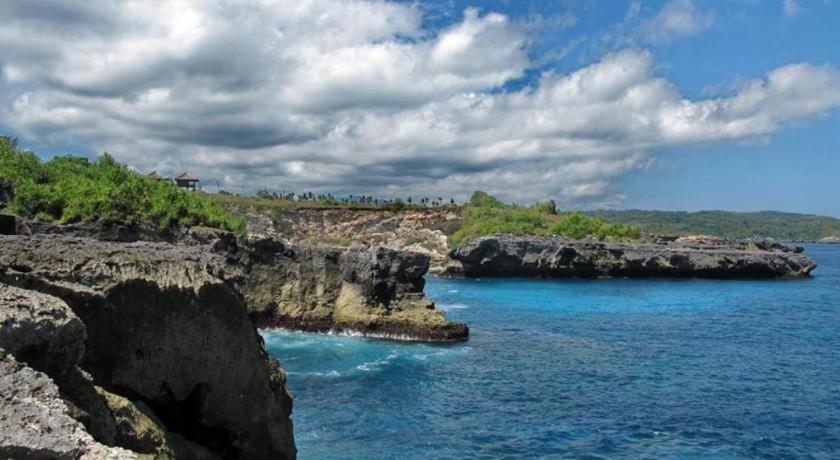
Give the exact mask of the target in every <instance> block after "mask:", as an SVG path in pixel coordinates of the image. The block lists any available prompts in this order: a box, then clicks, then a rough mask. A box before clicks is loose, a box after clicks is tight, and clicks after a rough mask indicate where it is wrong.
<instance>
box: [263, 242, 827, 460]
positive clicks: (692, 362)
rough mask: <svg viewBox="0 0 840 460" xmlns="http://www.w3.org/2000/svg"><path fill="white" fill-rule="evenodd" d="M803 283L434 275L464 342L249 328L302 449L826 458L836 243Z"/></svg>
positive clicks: (314, 452)
mask: <svg viewBox="0 0 840 460" xmlns="http://www.w3.org/2000/svg"><path fill="white" fill-rule="evenodd" d="M806 254H808V255H810V256H811V257H813V258H814V259H816V261H817V262H818V263H819V264H820V267H819V268H818V269H817V270H816V271H815V273H814V276H813V277H812V278H810V279H803V280H792V281H708V280H624V279H617V280H556V281H549V280H516V279H476V280H447V279H440V278H436V277H434V276H428V277H427V280H428V283H427V286H426V292H427V295H428V296H429V297H430V298H432V299H434V300H435V301H436V302H437V305H438V307H439V308H442V309H444V310H447V312H448V313H447V314H448V316H449V317H450V318H452V319H454V320H458V321H466V322H467V323H468V324H469V325H470V327H471V336H470V340H469V341H468V342H464V343H460V344H455V345H427V344H406V343H395V342H388V341H380V340H366V339H359V338H351V337H336V336H327V335H313V334H301V333H292V332H284V331H263V335H264V337H265V339H266V344H267V346H268V349H269V352H270V353H271V354H272V355H273V356H275V357H277V358H279V359H280V360H281V361H282V364H283V366H284V367H285V368H286V370H287V371H288V387H289V389H290V391H291V392H292V393H293V395H294V398H295V407H294V414H293V419H294V423H295V437H296V440H297V445H298V449H299V457H300V458H301V459H333V458H336V459H343V458H348V459H349V458H353V459H378V458H394V459H403V458H406V459H415V458H416V459H449V458H457V459H460V458H487V459H497V458H568V457H571V458H589V459H597V458H780V459H781V458H785V459H786V458H818V459H837V458H840V245H833V246H832V245H812V246H808V247H807V248H806Z"/></svg>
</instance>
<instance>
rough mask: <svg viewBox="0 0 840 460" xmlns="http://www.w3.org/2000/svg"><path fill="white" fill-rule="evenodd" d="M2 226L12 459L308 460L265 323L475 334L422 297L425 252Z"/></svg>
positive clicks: (404, 336)
mask: <svg viewBox="0 0 840 460" xmlns="http://www.w3.org/2000/svg"><path fill="white" fill-rule="evenodd" d="M0 217H2V219H0V233H6V235H3V234H0V248H2V251H0V322H2V328H0V398H2V400H3V401H4V403H3V407H2V409H0V432H2V434H0V457H3V458H6V457H11V458H96V459H99V458H120V459H122V458H145V457H149V456H151V457H155V458H198V459H203V458H208V459H213V458H249V459H250V458H256V459H259V458H295V456H296V449H295V444H294V436H293V431H292V421H291V418H290V414H291V410H292V400H291V396H290V395H289V394H288V392H287V391H286V387H285V373H284V371H283V369H282V368H281V367H280V365H279V363H278V362H277V361H276V360H274V359H272V358H270V357H269V356H268V355H267V353H266V352H265V349H264V346H263V344H262V339H261V337H260V336H259V334H258V333H257V331H256V328H255V326H260V327H284V328H288V329H295V330H302V331H317V332H332V333H343V334H349V335H360V336H366V337H377V338H388V339H395V340H420V341H457V340H464V339H466V337H467V336H468V332H469V329H468V328H467V327H466V325H464V324H460V323H454V322H451V321H448V320H446V318H445V317H444V314H443V312H442V311H439V310H436V309H435V308H434V303H433V302H431V301H430V300H428V299H426V298H425V297H424V295H423V287H424V283H425V281H424V278H423V277H424V275H425V274H426V272H427V270H428V268H429V258H428V256H427V255H423V254H417V253H411V252H403V251H395V250H391V249H387V248H383V247H378V246H374V245H354V246H352V247H338V246H330V245H323V244H290V243H287V242H282V241H279V240H276V239H273V238H243V237H238V236H236V235H233V234H230V233H226V232H219V231H215V230H209V229H200V228H194V229H170V230H167V231H165V232H155V231H152V230H149V229H145V230H144V229H137V228H131V227H125V226H121V225H102V224H74V225H70V226H56V225H52V224H41V223H35V222H26V221H22V220H20V219H18V218H16V217H13V216H0ZM9 233H10V234H9ZM20 233H23V234H20ZM89 236H93V237H94V238H91V237H89ZM147 239H148V240H157V241H144V240H147ZM27 430H29V431H27Z"/></svg>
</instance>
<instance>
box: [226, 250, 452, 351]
mask: <svg viewBox="0 0 840 460" xmlns="http://www.w3.org/2000/svg"><path fill="white" fill-rule="evenodd" d="M213 248H214V251H216V252H217V253H219V254H223V255H224V256H225V257H226V260H227V263H228V266H229V267H231V269H230V270H231V271H230V273H228V274H227V275H226V276H227V277H228V278H229V279H230V280H231V281H232V282H233V283H234V284H235V285H236V286H237V289H238V290H239V291H240V292H241V293H242V294H243V295H244V297H245V299H246V303H247V305H248V308H249V310H250V311H251V313H252V317H253V318H254V320H255V323H256V324H257V325H258V326H261V327H278V326H279V327H287V328H291V329H298V330H304V331H316V332H327V331H334V332H346V333H355V334H360V335H365V336H371V337H384V338H392V339H406V340H423V341H450V340H463V339H465V338H466V337H467V334H468V329H467V327H466V326H465V325H463V324H460V323H453V322H451V321H448V320H446V318H445V317H444V314H443V312H441V311H439V310H435V308H434V303H433V302H431V301H429V300H428V299H426V298H425V296H424V294H423V287H424V285H425V280H424V278H423V276H424V275H425V274H426V272H427V271H428V268H429V257H428V256H426V255H424V254H420V253H413V252H404V251H395V250H391V249H388V248H384V247H381V246H369V245H354V246H351V247H349V248H344V247H338V246H329V245H302V244H286V243H283V242H282V241H278V240H276V239H271V238H264V239H251V240H241V239H230V238H221V239H219V240H217V241H216V243H215V244H214V245H213Z"/></svg>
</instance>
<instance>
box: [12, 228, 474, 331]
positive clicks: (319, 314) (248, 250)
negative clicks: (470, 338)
mask: <svg viewBox="0 0 840 460" xmlns="http://www.w3.org/2000/svg"><path fill="white" fill-rule="evenodd" d="M3 217H4V215H2V214H0V234H3V233H12V234H14V233H24V234H31V235H45V234H54V235H73V236H80V237H91V238H94V239H97V240H104V241H112V242H114V241H116V242H134V241H138V240H156V241H166V242H170V243H174V244H177V245H179V246H181V247H183V248H192V249H184V250H192V251H199V252H204V253H212V254H214V255H215V256H216V259H214V260H215V262H214V263H215V264H217V265H218V266H219V267H224V269H223V270H222V269H220V271H222V272H223V273H224V278H225V280H227V281H229V282H230V283H231V285H232V286H234V287H235V289H236V290H237V292H239V293H241V294H242V295H243V296H244V297H245V303H246V305H247V308H248V311H249V312H250V313H251V316H252V319H253V320H254V321H255V323H256V324H257V325H258V326H260V327H286V328H290V329H297V330H304V331H312V332H339V333H348V334H358V335H364V336H370V337H381V338H391V339H401V340H421V341H452V340H463V339H465V338H466V337H467V335H468V328H467V327H466V326H465V325H464V324H460V323H453V322H451V321H447V320H446V318H445V317H444V313H443V312H442V311H439V310H436V309H435V308H434V303H433V302H431V301H430V300H428V299H426V298H425V296H424V294H423V287H424V285H425V280H424V278H423V276H424V275H425V274H426V272H427V271H428V270H429V260H430V256H429V255H428V254H426V253H423V252H415V251H407V250H395V249H391V248H389V247H386V246H382V245H380V244H376V243H366V242H354V243H352V244H350V245H349V246H342V245H336V244H331V243H325V242H321V241H315V240H313V239H305V238H304V239H300V240H297V239H288V238H286V239H281V238H280V237H279V236H278V235H276V234H275V235H273V236H261V235H259V234H254V235H252V236H250V237H248V238H243V237H238V236H236V235H233V234H231V233H228V232H222V231H217V230H212V229H202V228H192V229H178V228H172V229H164V230H162V231H161V230H158V231H151V230H150V229H144V228H138V227H136V226H125V225H119V224H103V223H97V222H91V223H76V224H69V225H55V224H46V223H40V222H32V221H23V220H21V219H17V218H14V217H12V216H6V217H8V218H7V219H6V221H8V222H6V223H5V224H4V220H3ZM4 229H5V230H4ZM363 239H364V238H362V240H363Z"/></svg>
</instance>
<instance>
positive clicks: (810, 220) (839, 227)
mask: <svg viewBox="0 0 840 460" xmlns="http://www.w3.org/2000/svg"><path fill="white" fill-rule="evenodd" d="M588 214H590V215H593V216H598V217H602V218H604V219H608V220H610V221H614V222H622V223H625V224H630V225H634V226H636V227H639V228H640V229H641V230H642V232H644V233H654V234H666V235H689V234H697V233H702V234H707V235H717V236H722V237H726V238H734V239H740V238H763V237H769V238H775V239H779V240H795V241H816V240H819V239H822V238H826V237H831V236H840V219H835V218H832V217H825V216H816V215H810V214H793V213H785V212H776V211H762V212H727V211H700V212H684V211H640V210H628V211H593V212H591V213H588Z"/></svg>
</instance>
